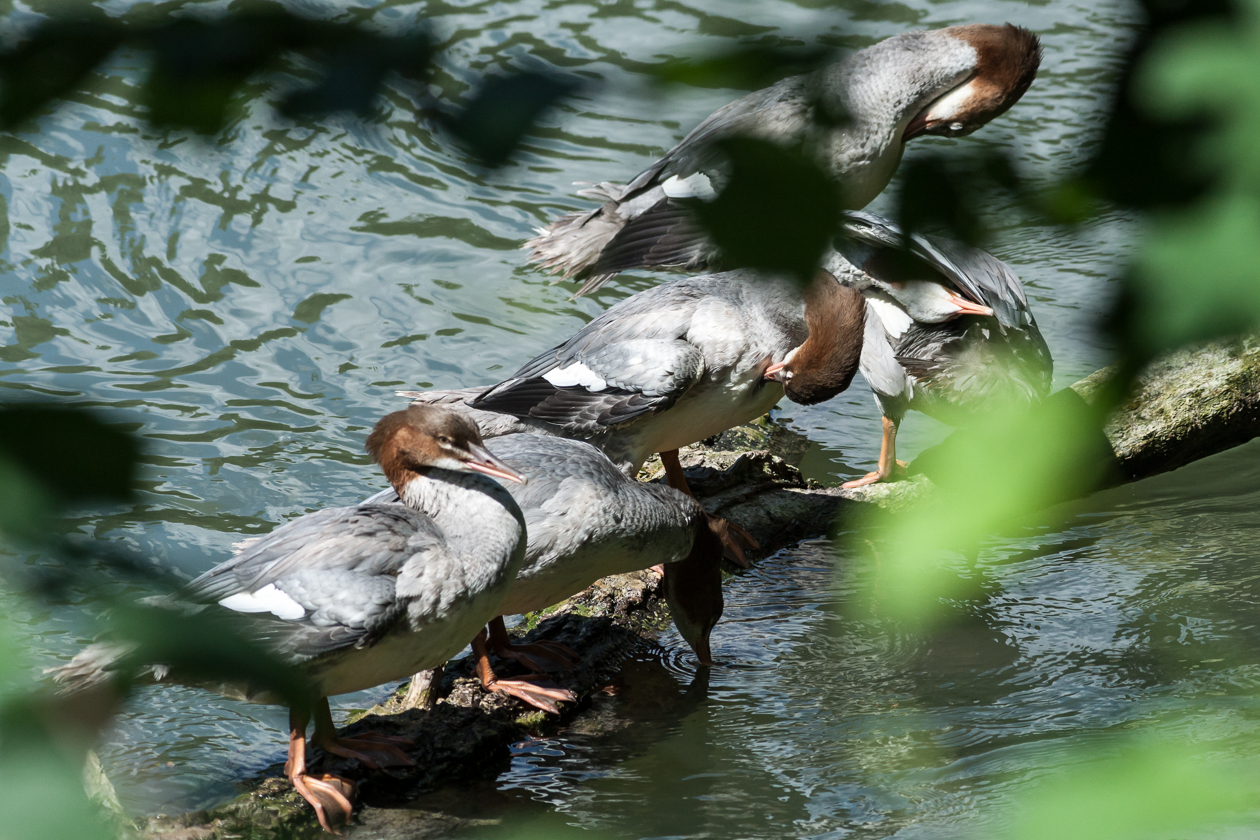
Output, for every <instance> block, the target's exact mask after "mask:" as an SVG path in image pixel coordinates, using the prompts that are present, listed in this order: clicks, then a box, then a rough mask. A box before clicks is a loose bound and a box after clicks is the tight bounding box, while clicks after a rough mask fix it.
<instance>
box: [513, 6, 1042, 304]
mask: <svg viewBox="0 0 1260 840" xmlns="http://www.w3.org/2000/svg"><path fill="white" fill-rule="evenodd" d="M992 29H995V30H998V29H1000V28H998V27H992ZM1009 29H1010V33H1007V35H1008V36H1012V37H1013V38H1014V39H1015V40H1021V41H1022V43H1020V44H1019V45H1018V46H1017V47H1016V49H1017V50H1022V52H1024V53H1025V54H1030V55H1028V56H1027V58H1029V59H1031V63H1032V64H1031V66H1032V73H1033V74H1035V71H1036V63H1037V61H1038V60H1039V48H1038V47H1037V44H1036V39H1035V38H1032V36H1031V35H1030V34H1028V33H1026V32H1024V31H1022V30H1016V29H1015V28H1014V27H1009ZM972 34H974V33H965V32H964V30H963V29H960V28H952V29H945V30H935V31H928V32H907V33H904V34H901V35H897V36H895V37H892V38H888V39H886V40H884V41H881V42H879V43H877V44H874V45H872V46H870V47H867V48H866V49H863V50H860V51H858V52H856V53H854V54H852V55H850V56H848V57H847V58H845V59H844V60H842V61H840V62H837V63H836V64H833V65H831V66H829V67H826V68H823V69H821V70H819V71H817V72H815V73H811V74H806V75H802V76H794V77H791V78H787V79H783V80H782V81H780V82H778V83H776V84H774V85H771V86H770V87H768V88H765V89H763V90H760V91H756V92H754V93H750V94H748V95H747V96H744V97H743V98H741V99H738V100H736V101H734V102H732V103H730V104H728V105H726V106H724V107H723V108H720V109H719V110H718V111H716V112H714V113H713V114H712V115H711V116H709V117H708V118H707V119H705V120H704V121H703V122H701V123H700V125H698V126H697V127H696V128H695V129H693V130H692V131H691V132H690V133H689V134H688V135H687V136H686V137H684V138H683V140H682V141H681V142H679V143H678V145H676V146H675V147H674V148H672V149H671V150H670V151H669V152H667V153H666V154H665V155H664V156H663V157H661V158H660V159H659V160H657V161H656V162H655V163H653V164H652V165H651V166H649V167H648V168H647V169H645V170H644V171H643V172H641V173H639V175H638V176H636V177H635V178H634V179H633V180H631V181H630V182H629V183H628V184H625V185H624V186H623V185H618V184H613V183H608V182H605V183H601V184H598V185H595V186H592V187H591V188H589V189H586V190H583V191H581V192H580V193H579V195H582V196H584V197H587V198H593V199H596V200H599V201H600V202H601V206H599V207H597V208H595V209H593V210H589V211H583V212H579V213H571V214H569V215H566V216H564V217H562V218H560V219H558V220H556V221H555V222H553V223H552V224H550V225H549V226H547V227H546V228H540V229H539V231H538V234H539V235H538V236H537V237H535V238H534V239H531V240H530V241H528V242H526V243H525V245H524V247H525V248H526V249H527V250H530V251H531V260H532V261H534V262H536V263H538V264H539V265H540V266H541V267H543V268H545V269H549V270H552V271H555V272H557V273H559V274H561V275H562V276H563V277H566V278H567V277H579V278H585V280H586V282H585V284H584V285H583V286H582V288H581V289H580V290H579V292H578V294H585V293H586V292H589V291H591V290H593V289H595V288H598V287H599V286H601V285H603V283H604V282H606V280H607V279H608V278H609V277H611V276H612V275H614V274H616V273H617V272H619V271H624V270H627V269H632V268H640V267H648V268H678V269H696V268H702V267H706V266H710V265H711V264H712V262H713V258H714V257H715V256H716V254H715V252H714V249H713V248H712V246H711V245H710V244H709V243H708V242H707V240H706V239H705V237H704V235H703V233H702V231H701V230H700V228H699V227H698V226H697V225H696V224H695V223H694V221H693V220H692V217H691V213H690V211H689V209H688V207H689V205H690V204H691V203H693V202H694V201H696V200H705V199H708V198H711V197H712V196H713V195H714V194H715V193H717V192H720V190H721V189H722V187H723V186H724V183H725V179H726V163H725V161H724V159H723V158H722V157H721V155H720V154H719V153H718V152H717V151H716V150H715V147H714V143H715V142H716V141H718V140H721V139H724V138H728V137H733V136H736V135H741V136H748V137H755V138H758V139H762V140H767V141H771V142H775V143H778V144H781V145H784V146H791V147H800V146H805V147H810V148H814V149H815V150H816V153H817V155H818V157H819V160H820V163H821V164H822V165H823V166H825V167H826V168H828V169H829V170H830V171H831V172H832V173H833V174H834V175H835V176H837V179H838V180H839V182H840V184H841V189H842V200H843V202H844V206H846V207H849V208H853V209H858V208H861V207H863V206H865V205H866V204H867V203H869V202H870V201H871V200H872V199H873V198H874V197H875V196H876V195H878V194H879V193H880V192H881V191H882V190H883V189H884V187H885V186H886V185H887V183H888V181H889V179H890V178H891V177H892V174H893V172H894V171H895V170H896V168H897V165H898V163H899V162H900V159H901V154H902V147H903V142H904V134H905V131H906V128H907V126H908V125H909V123H910V121H911V120H912V119H913V118H915V117H916V116H918V115H920V114H921V113H923V112H924V111H925V110H926V109H927V108H928V106H929V105H931V104H932V103H933V102H934V101H935V100H937V99H938V98H941V97H942V96H943V95H944V94H945V93H947V92H949V91H952V90H956V89H958V88H960V87H961V86H962V85H964V84H965V83H967V82H968V81H969V80H971V79H972V78H973V74H975V73H976V72H977V68H978V67H979V65H980V63H981V56H980V52H979V51H978V48H977V46H973V44H972V43H971V42H969V40H968V39H969V38H971V37H972ZM1030 81H1031V75H1028V76H1027V79H1026V81H1025V80H1022V79H1021V81H1020V84H1019V85H1015V86H1013V87H1012V90H1011V92H1010V95H1011V96H1012V97H1013V98H1012V99H1011V101H1014V100H1015V99H1018V98H1019V96H1020V95H1022V93H1023V90H1024V88H1026V87H1027V83H1028V82H1030ZM1020 85H1022V86H1020ZM1005 107H1009V103H1006V105H1005V106H1003V107H1002V108H1001V110H1005ZM999 112H1000V111H999ZM986 119H987V117H986ZM955 125H956V126H957V128H956V130H954V131H952V132H950V131H947V130H941V131H933V133H952V134H965V133H969V132H970V131H971V130H974V128H975V126H972V125H967V126H966V127H963V126H962V124H961V123H958V124H955Z"/></svg>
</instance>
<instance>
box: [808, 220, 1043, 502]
mask: <svg viewBox="0 0 1260 840" xmlns="http://www.w3.org/2000/svg"><path fill="white" fill-rule="evenodd" d="M846 216H847V218H846V220H845V223H844V235H843V236H842V237H840V238H838V239H837V240H836V248H837V250H836V251H835V252H833V253H832V254H831V255H830V256H829V258H828V259H827V261H826V263H825V264H826V266H827V268H828V269H829V270H830V271H831V272H832V273H833V274H834V275H835V276H836V277H837V278H838V279H839V280H840V282H841V283H843V284H845V285H848V286H851V287H852V288H855V289H858V290H860V291H861V292H862V294H863V295H865V297H866V302H867V307H868V310H867V311H868V313H869V314H868V315H867V323H866V327H867V329H866V336H865V340H864V342H863V347H862V361H861V371H862V376H863V378H864V379H866V381H867V383H868V384H869V385H870V386H871V389H872V390H873V391H874V392H875V399H876V401H877V402H878V403H879V406H880V410H881V411H882V412H883V415H884V416H883V439H882V442H881V445H880V453H879V464H878V466H877V468H876V469H875V470H874V471H872V472H870V473H867V474H866V475H865V476H863V477H862V478H859V479H857V480H855V481H850V482H847V483H846V484H845V485H844V486H845V487H861V486H863V485H866V484H872V483H875V482H879V481H886V480H887V479H888V478H890V477H891V476H892V475H893V473H894V472H895V471H896V469H897V467H898V466H904V464H900V463H899V462H898V461H897V456H896V439H897V428H898V426H899V425H900V423H901V419H902V417H904V416H905V413H906V411H907V410H909V409H912V408H913V409H915V410H917V411H922V412H924V413H925V414H928V415H930V416H932V417H935V418H936V419H938V420H941V421H943V422H946V423H951V424H954V425H964V424H965V423H966V422H967V420H968V419H969V418H970V417H971V416H972V415H974V414H975V413H976V412H977V411H981V410H984V409H986V408H991V407H993V406H995V405H997V404H1000V403H1002V402H1008V403H1009V402H1017V403H1018V402H1022V403H1029V402H1037V401H1040V400H1042V399H1044V398H1045V397H1047V396H1048V395H1049V393H1050V385H1051V378H1052V375H1053V372H1054V361H1053V360H1052V359H1051V357H1050V349H1049V348H1048V347H1047V346H1046V342H1045V339H1044V338H1042V336H1041V330H1039V329H1038V328H1037V321H1036V319H1034V318H1033V315H1032V312H1031V311H1030V309H1029V307H1028V298H1027V297H1026V296H1025V294H1024V288H1023V286H1022V285H1021V284H1020V282H1019V278H1018V277H1016V276H1015V272H1013V271H1012V270H1011V268H1010V266H1008V265H1007V264H1006V263H1004V262H1002V261H1001V260H999V259H998V258H997V257H995V256H993V255H992V254H990V253H989V252H988V251H983V250H981V249H979V248H973V247H971V246H968V245H964V244H962V243H960V242H954V241H952V240H948V239H943V238H940V237H935V236H923V235H919V234H912V235H911V236H909V237H906V236H904V235H903V233H902V230H901V228H900V227H898V226H897V225H896V224H894V223H893V222H890V221H889V220H887V219H882V218H880V217H878V216H874V215H871V214H869V213H848V214H846Z"/></svg>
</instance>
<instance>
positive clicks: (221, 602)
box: [56, 406, 526, 831]
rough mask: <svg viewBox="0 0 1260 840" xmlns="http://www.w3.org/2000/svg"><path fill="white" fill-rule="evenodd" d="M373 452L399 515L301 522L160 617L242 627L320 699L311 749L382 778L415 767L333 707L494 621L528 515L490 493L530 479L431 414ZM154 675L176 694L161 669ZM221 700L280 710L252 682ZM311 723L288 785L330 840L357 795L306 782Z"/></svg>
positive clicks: (95, 677)
mask: <svg viewBox="0 0 1260 840" xmlns="http://www.w3.org/2000/svg"><path fill="white" fill-rule="evenodd" d="M367 450H368V451H369V452H370V453H371V454H372V457H373V459H374V460H375V461H376V462H377V463H378V464H380V466H381V469H382V470H383V471H384V473H385V475H386V477H387V478H388V479H389V481H390V484H391V485H393V488H394V489H393V491H392V492H393V493H396V494H397V497H398V498H401V499H402V501H403V504H397V503H394V504H390V503H387V502H374V501H367V502H363V503H361V504H358V505H354V506H352V507H339V508H326V509H324V510H320V511H316V512H315V513H309V514H307V515H305V516H301V517H299V518H297V519H295V520H293V521H292V522H288V523H286V524H284V525H282V526H281V527H279V528H277V529H276V530H275V531H273V532H271V533H270V534H268V535H267V536H265V537H261V538H259V539H257V540H254V541H253V542H251V543H250V544H248V545H247V546H245V547H244V548H243V550H242V551H241V552H240V553H239V554H238V555H237V556H236V557H234V558H233V559H231V560H229V561H227V562H225V563H223V564H221V565H219V566H216V567H215V568H213V569H211V570H210V571H208V572H206V573H205V574H203V575H201V576H200V577H199V578H197V579H196V580H194V581H192V582H191V583H189V584H188V585H187V586H186V587H185V588H184V589H182V590H181V591H180V592H178V593H176V595H174V596H172V597H171V599H170V600H169V601H166V602H165V603H166V604H167V605H168V606H172V607H176V606H178V605H180V604H188V603H193V604H205V605H214V604H217V605H218V607H220V608H223V609H224V610H227V611H231V612H232V613H236V614H240V619H239V620H240V621H241V623H242V626H241V632H242V634H243V635H245V636H247V637H251V638H255V639H257V640H258V641H259V642H260V643H262V644H264V645H265V646H266V647H267V648H269V649H271V650H273V651H274V652H275V654H276V655H277V656H279V657H280V658H281V659H282V660H283V661H287V662H289V663H292V664H293V665H295V666H297V667H299V668H300V669H301V671H302V672H303V673H305V674H306V675H307V677H308V678H309V680H310V682H311V685H312V687H313V690H314V692H315V695H316V696H317V697H318V698H319V700H318V701H317V702H316V703H315V704H314V706H313V709H312V710H313V712H314V716H315V736H314V743H315V744H318V745H319V746H321V747H322V748H323V749H324V750H326V751H327V752H330V753H333V754H336V755H340V756H345V757H349V758H354V759H358V760H360V761H363V762H364V763H366V764H368V765H369V766H379V765H382V764H390V763H395V764H396V763H411V760H410V759H409V758H408V757H407V756H406V754H405V753H403V752H401V751H400V750H399V749H398V747H397V746H396V745H395V744H392V743H390V741H389V739H388V738H385V737H383V736H377V737H372V736H370V735H369V736H367V737H362V738H356V739H343V738H338V736H337V730H336V728H335V727H334V725H333V721H332V715H331V712H330V711H329V707H328V700H327V698H328V697H329V696H330V695H334V694H345V693H347V692H352V691H361V690H363V689H367V688H371V687H373V686H376V685H380V684H382V683H386V682H390V681H393V680H401V679H404V678H406V677H408V676H410V675H411V674H413V673H415V672H416V671H421V670H424V669H426V668H432V667H435V666H437V665H440V664H441V663H443V662H445V661H446V660H447V659H449V658H450V657H451V656H453V655H455V654H456V653H458V652H459V651H460V650H461V649H462V648H463V647H464V646H465V645H467V644H468V640H469V639H471V638H472V637H473V636H475V635H476V634H477V632H478V631H479V630H480V629H481V628H482V627H484V625H485V623H486V622H487V621H489V620H490V619H491V618H493V617H494V616H496V615H499V613H500V612H501V606H500V604H501V602H502V601H503V597H504V596H505V595H506V594H507V593H508V591H509V589H510V588H511V586H512V582H513V581H514V580H515V578H516V572H517V570H518V569H519V567H520V564H521V561H522V559H523V558H524V556H525V545H526V536H525V521H524V517H523V516H522V514H521V511H520V508H519V507H518V506H517V504H516V502H515V501H514V500H513V499H512V496H511V495H510V494H509V493H508V492H507V491H506V490H504V489H503V487H502V486H501V485H500V484H499V483H498V482H496V481H494V480H493V479H494V478H498V479H502V480H506V481H512V482H522V481H524V478H523V477H522V476H521V475H520V474H519V473H517V472H516V471H515V470H513V469H512V468H510V467H509V466H507V465H506V464H504V463H503V462H502V461H500V460H499V459H498V458H496V457H495V456H494V455H492V454H491V453H490V452H489V451H487V450H486V448H485V446H484V444H483V441H482V439H481V435H480V434H479V433H478V432H477V428H476V426H475V425H474V424H473V423H471V422H470V421H469V420H468V419H466V418H464V417H461V416H460V415H458V414H457V413H455V412H451V411H446V410H443V409H438V408H431V407H425V406H411V407H410V408H408V409H406V410H404V411H396V412H394V413H392V414H389V415H386V416H385V417H384V418H382V419H381V421H380V422H378V423H377V424H376V427H375V428H374V429H373V431H372V433H371V435H369V437H368V440H367ZM247 614H248V618H246V615H247ZM127 653H129V651H128V650H126V649H123V648H121V647H120V646H118V645H109V644H106V645H93V646H92V647H89V648H88V649H86V650H85V651H83V652H82V653H80V654H79V655H78V656H76V657H75V658H74V660H72V661H71V662H70V663H68V664H67V665H65V666H63V667H62V668H60V669H58V672H57V674H56V678H57V680H58V681H59V682H61V683H62V684H63V685H65V686H66V687H67V689H68V690H78V689H83V688H86V687H88V686H90V685H93V684H95V683H99V682H100V681H102V680H104V679H106V678H108V672H109V671H110V670H111V669H112V668H114V667H118V666H119V665H120V659H121V657H123V656H125V655H126V654H127ZM147 676H148V677H149V678H150V679H152V680H153V681H155V682H156V681H159V680H160V681H175V682H179V681H181V676H180V675H179V674H178V673H167V669H166V668H164V667H161V666H155V667H153V668H152V669H150V672H149V673H148V675H147ZM190 682H195V681H190ZM206 687H211V686H206ZM213 688H214V689H215V690H218V691H220V692H222V693H224V694H227V695H228V696H233V697H239V698H242V699H247V700H254V701H257V702H273V701H274V700H275V698H272V697H270V696H268V695H267V694H260V693H259V691H258V690H257V689H256V688H255V687H252V686H250V685H248V684H243V685H215V686H213ZM312 710H308V709H298V708H292V709H290V712H289V758H288V763H287V764H286V766H285V771H286V773H287V775H288V777H289V780H290V781H291V782H292V783H293V787H294V788H295V789H296V790H297V791H298V793H300V794H301V795H302V797H303V798H304V799H306V801H307V802H309V803H310V804H311V806H312V807H313V808H314V809H315V813H316V815H317V816H318V817H319V822H320V825H322V826H323V827H324V829H325V830H328V831H332V827H331V824H332V822H337V821H341V822H344V821H346V820H348V819H349V816H350V812H351V807H352V805H351V801H350V799H351V797H352V796H353V795H354V784H353V783H352V782H350V781H349V780H347V779H344V778H341V777H337V776H331V775H324V776H320V777H315V776H313V775H311V774H310V773H308V772H307V769H306V726H307V723H308V722H309V720H310V717H311V711H312Z"/></svg>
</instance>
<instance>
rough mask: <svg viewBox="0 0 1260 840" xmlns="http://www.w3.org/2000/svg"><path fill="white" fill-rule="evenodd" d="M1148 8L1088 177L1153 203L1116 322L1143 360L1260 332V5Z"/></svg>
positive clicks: (1106, 190) (1133, 199) (1128, 197)
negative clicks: (1147, 24) (1233, 12)
mask: <svg viewBox="0 0 1260 840" xmlns="http://www.w3.org/2000/svg"><path fill="white" fill-rule="evenodd" d="M1239 6H1240V8H1242V9H1246V10H1247V12H1246V13H1245V14H1240V15H1237V17H1236V19H1234V20H1232V21H1229V22H1226V20H1225V19H1224V18H1225V17H1226V16H1227V15H1228V14H1229V4H1226V3H1220V2H1208V3H1203V4H1181V5H1178V4H1168V3H1151V4H1150V5H1149V11H1150V12H1151V14H1152V23H1153V26H1152V27H1151V28H1150V30H1148V35H1147V36H1146V37H1144V39H1143V40H1142V41H1140V42H1139V44H1138V46H1137V48H1136V50H1135V61H1136V64H1135V65H1134V66H1133V67H1132V68H1131V71H1130V72H1128V73H1127V74H1126V78H1125V85H1124V88H1123V89H1122V92H1121V97H1120V102H1119V104H1118V106H1117V110H1116V113H1115V115H1114V116H1113V118H1112V121H1111V123H1110V124H1109V126H1108V130H1107V134H1106V136H1105V138H1104V143H1103V147H1102V150H1101V151H1100V154H1099V156H1098V158H1097V160H1096V161H1095V163H1094V165H1093V166H1092V167H1091V169H1090V171H1089V177H1090V178H1092V179H1093V180H1094V181H1095V183H1097V184H1099V185H1100V186H1101V189H1102V191H1103V194H1104V195H1105V196H1107V197H1109V198H1112V199H1113V200H1119V201H1123V202H1125V203H1128V204H1130V205H1131V206H1135V207H1139V208H1144V209H1150V210H1151V211H1152V212H1151V213H1150V215H1149V216H1148V218H1147V221H1146V224H1145V225H1144V228H1145V230H1144V231H1143V234H1142V236H1143V242H1144V245H1143V247H1142V248H1141V250H1140V251H1139V252H1138V259H1137V261H1136V264H1135V265H1134V266H1133V269H1132V271H1131V272H1130V273H1129V274H1128V277H1127V281H1126V283H1127V288H1126V291H1125V296H1124V298H1123V302H1124V305H1125V306H1127V307H1128V308H1129V311H1126V312H1123V313H1122V314H1121V316H1120V317H1117V318H1116V319H1114V320H1115V321H1116V322H1117V323H1123V324H1124V325H1125V331H1124V332H1123V333H1122V335H1121V338H1122V339H1123V340H1124V341H1125V342H1126V344H1127V346H1128V349H1129V351H1130V352H1131V353H1132V354H1134V355H1135V356H1136V357H1137V358H1139V359H1140V358H1147V357H1150V356H1152V355H1154V354H1156V353H1159V352H1162V351H1165V350H1168V349H1171V348H1175V347H1178V346H1181V345H1183V344H1186V343H1189V342H1194V341H1200V340H1203V339H1208V338H1215V337H1218V336H1224V335H1232V334H1236V333H1238V332H1240V331H1243V330H1249V329H1255V328H1257V327H1260V291H1258V290H1260V259H1258V257H1260V247H1257V244H1256V242H1257V235H1258V234H1260V147H1257V146H1256V143H1255V136H1256V127H1257V126H1256V115H1257V114H1258V113H1260V2H1257V0H1243V2H1241V3H1239Z"/></svg>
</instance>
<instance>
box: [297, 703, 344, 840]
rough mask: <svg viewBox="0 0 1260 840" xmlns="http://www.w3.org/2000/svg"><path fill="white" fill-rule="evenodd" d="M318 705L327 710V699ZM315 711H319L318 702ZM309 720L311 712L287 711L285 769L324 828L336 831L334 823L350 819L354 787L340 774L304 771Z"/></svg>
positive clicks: (340, 823)
mask: <svg viewBox="0 0 1260 840" xmlns="http://www.w3.org/2000/svg"><path fill="white" fill-rule="evenodd" d="M321 704H322V706H323V709H324V711H325V712H327V709H328V701H327V700H323V701H321ZM316 710H317V711H318V710H319V706H318V705H317V707H316ZM309 720H310V714H309V713H308V712H306V711H298V710H296V709H292V710H290V711H289V760H288V761H287V762H285V765H284V772H285V775H286V776H288V777H289V782H290V783H291V784H292V785H293V789H294V790H296V791H297V792H298V795H299V796H301V797H302V798H303V799H305V800H306V801H307V802H308V803H310V806H311V807H312V808H313V809H315V816H316V818H318V819H319V824H320V826H321V827H322V828H323V829H324V831H327V832H328V833H329V834H337V831H336V830H335V829H334V828H333V823H337V824H339V825H345V824H346V823H349V822H350V815H351V813H352V812H353V811H354V804H353V799H354V797H355V795H356V793H357V790H356V788H355V784H354V782H352V781H350V780H349V779H345V778H342V777H341V776H333V775H331V774H327V773H326V774H324V775H321V776H313V775H311V774H309V773H307V772H306V724H307V722H308V721H309ZM329 720H330V721H331V715H329Z"/></svg>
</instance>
